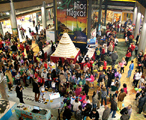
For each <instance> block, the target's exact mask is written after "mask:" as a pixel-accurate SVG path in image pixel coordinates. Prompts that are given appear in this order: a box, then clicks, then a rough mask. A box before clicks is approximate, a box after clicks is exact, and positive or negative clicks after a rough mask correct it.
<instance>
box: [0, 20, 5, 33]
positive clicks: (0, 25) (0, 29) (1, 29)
mask: <svg viewBox="0 0 146 120" xmlns="http://www.w3.org/2000/svg"><path fill="white" fill-rule="evenodd" d="M0 33H1V34H2V35H4V32H3V26H2V22H0Z"/></svg>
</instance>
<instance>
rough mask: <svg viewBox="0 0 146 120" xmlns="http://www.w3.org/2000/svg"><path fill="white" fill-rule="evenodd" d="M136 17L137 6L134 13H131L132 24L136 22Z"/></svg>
mask: <svg viewBox="0 0 146 120" xmlns="http://www.w3.org/2000/svg"><path fill="white" fill-rule="evenodd" d="M136 17H137V7H136V6H135V8H134V14H133V24H136Z"/></svg>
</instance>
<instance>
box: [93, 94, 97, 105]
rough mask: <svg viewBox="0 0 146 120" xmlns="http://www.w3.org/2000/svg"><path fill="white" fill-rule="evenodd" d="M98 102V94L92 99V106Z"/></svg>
mask: <svg viewBox="0 0 146 120" xmlns="http://www.w3.org/2000/svg"><path fill="white" fill-rule="evenodd" d="M97 102H98V94H96V95H95V96H94V97H93V98H92V104H96V103H97Z"/></svg>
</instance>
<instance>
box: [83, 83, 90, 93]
mask: <svg viewBox="0 0 146 120" xmlns="http://www.w3.org/2000/svg"><path fill="white" fill-rule="evenodd" d="M88 83H89V82H88V81H86V84H85V86H84V88H83V91H85V93H86V96H87V95H88V92H89V88H90V87H89V85H88Z"/></svg>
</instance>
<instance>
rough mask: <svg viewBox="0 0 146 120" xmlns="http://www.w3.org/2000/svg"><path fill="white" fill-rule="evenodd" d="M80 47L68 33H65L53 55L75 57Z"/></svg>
mask: <svg viewBox="0 0 146 120" xmlns="http://www.w3.org/2000/svg"><path fill="white" fill-rule="evenodd" d="M78 51H79V49H78V48H76V47H75V45H74V44H73V42H72V40H71V39H70V37H69V35H68V34H67V33H64V34H63V35H62V37H61V40H60V41H59V44H58V46H57V48H56V50H55V52H54V53H53V54H52V55H51V56H56V57H66V58H75V57H76V55H77V53H78Z"/></svg>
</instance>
